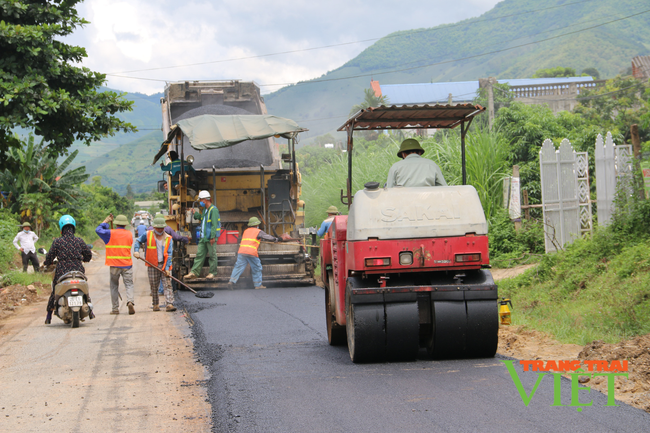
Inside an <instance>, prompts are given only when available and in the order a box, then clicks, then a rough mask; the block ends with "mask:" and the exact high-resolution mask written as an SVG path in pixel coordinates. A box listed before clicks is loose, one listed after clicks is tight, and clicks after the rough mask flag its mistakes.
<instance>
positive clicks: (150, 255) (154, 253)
mask: <svg viewBox="0 0 650 433" xmlns="http://www.w3.org/2000/svg"><path fill="white" fill-rule="evenodd" d="M171 240H172V237H171V236H169V235H168V234H167V233H165V244H164V245H165V250H164V252H163V264H162V268H163V269H165V266H167V260H168V259H169V255H168V254H167V251H168V250H169V243H170V242H171ZM145 258H146V259H147V261H148V262H151V263H153V264H154V265H155V264H157V263H158V250H157V248H156V235H155V233H154V232H153V230H150V231H148V232H147V253H146V254H145ZM146 265H147V266H151V265H150V264H149V263H147V264H146ZM171 268H172V267H171V266H170V267H169V269H171Z"/></svg>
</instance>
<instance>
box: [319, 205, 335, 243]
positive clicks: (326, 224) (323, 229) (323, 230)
mask: <svg viewBox="0 0 650 433" xmlns="http://www.w3.org/2000/svg"><path fill="white" fill-rule="evenodd" d="M338 214H339V210H338V209H337V208H336V206H330V207H328V208H327V218H325V220H324V221H323V222H322V223H321V225H320V228H319V229H318V232H317V234H318V236H320V237H323V236H325V239H329V234H328V231H329V229H330V226H331V225H332V221H334V217H335V216H337V215H338Z"/></svg>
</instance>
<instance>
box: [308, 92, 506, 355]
mask: <svg viewBox="0 0 650 433" xmlns="http://www.w3.org/2000/svg"><path fill="white" fill-rule="evenodd" d="M483 111H484V108H483V107H481V106H480V105H471V104H464V105H455V106H451V105H433V106H428V105H424V106H392V107H384V106H382V107H376V108H372V107H371V108H368V109H364V110H361V111H359V112H357V113H356V114H354V115H352V116H351V117H350V118H349V119H348V120H347V121H346V123H345V124H344V125H343V126H341V127H340V128H339V131H345V132H347V134H348V141H347V155H348V179H347V192H346V193H345V194H344V192H343V190H341V200H342V202H343V203H344V204H346V205H348V206H349V212H348V215H339V216H336V217H335V218H334V220H333V222H332V224H331V226H330V228H329V232H328V233H329V236H326V237H325V238H324V239H322V240H321V245H320V246H321V258H320V260H321V275H322V276H323V283H324V287H325V316H326V322H327V335H328V341H329V343H330V344H331V345H344V344H346V343H347V345H348V349H349V352H350V357H351V359H352V361H353V362H355V363H357V362H378V361H385V360H388V361H393V360H413V359H415V358H416V357H417V356H418V354H419V352H420V350H421V349H426V351H427V353H428V354H429V355H430V356H431V357H433V358H467V357H492V356H494V354H495V353H496V349H497V341H498V305H497V286H496V284H495V283H494V280H493V278H492V275H491V273H490V270H489V254H488V239H487V229H488V227H487V222H486V219H485V214H484V212H483V208H482V206H481V202H480V200H479V197H478V194H477V192H476V189H475V188H474V187H472V186H471V185H466V183H467V182H466V170H465V136H466V133H467V130H468V127H469V124H470V123H471V121H472V119H473V118H474V117H475V116H476V115H478V114H480V113H481V112H483ZM455 127H460V129H461V146H462V170H463V176H462V177H463V185H458V186H436V187H394V188H385V187H383V188H382V187H381V186H380V183H379V182H368V183H366V184H365V186H364V188H363V189H362V190H360V191H357V192H356V193H355V194H354V196H353V195H352V156H353V153H354V152H353V132H354V131H375V130H382V129H390V130H395V129H440V128H455Z"/></svg>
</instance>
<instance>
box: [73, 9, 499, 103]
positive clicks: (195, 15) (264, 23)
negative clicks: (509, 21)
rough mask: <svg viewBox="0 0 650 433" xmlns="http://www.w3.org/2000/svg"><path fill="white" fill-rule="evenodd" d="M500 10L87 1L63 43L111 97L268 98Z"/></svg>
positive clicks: (79, 10)
mask: <svg viewBox="0 0 650 433" xmlns="http://www.w3.org/2000/svg"><path fill="white" fill-rule="evenodd" d="M498 2H499V1H498V0H456V1H454V2H452V1H450V0H428V1H425V0H401V1H396V0H395V1H390V0H374V1H370V0H329V1H327V2H325V1H314V0H266V1H263V0H221V1H205V0H195V1H192V0H190V1H187V2H179V1H177V0H173V1H172V0H128V1H119V0H117V1H115V0H86V1H84V2H83V3H80V4H78V5H77V11H78V13H79V15H80V16H81V17H83V18H85V19H86V20H87V21H90V24H87V25H86V26H84V27H83V28H81V29H77V30H76V31H75V33H74V34H72V35H71V36H69V37H67V38H66V39H65V42H66V43H68V44H72V45H78V46H82V47H84V48H86V51H87V53H88V57H87V58H86V59H85V60H84V62H83V66H86V67H88V68H90V69H92V70H94V71H97V72H102V73H105V74H109V75H108V76H107V80H108V81H107V86H108V87H110V88H112V89H117V90H123V91H129V92H140V93H145V94H153V93H158V92H162V91H163V89H164V86H165V81H167V82H169V81H185V80H231V79H240V80H245V81H249V80H253V81H255V82H256V83H258V85H260V87H261V90H262V93H263V94H266V93H270V92H272V91H275V90H277V89H279V88H280V87H282V86H283V85H286V83H295V82H297V81H301V80H309V79H312V78H317V77H319V76H321V75H323V74H325V73H326V72H328V71H331V70H333V69H336V68H338V67H340V66H341V65H343V64H344V63H345V62H347V61H348V60H350V59H352V58H354V57H355V56H356V55H358V54H359V53H360V52H361V51H363V50H364V49H365V48H367V47H368V46H370V45H372V43H373V42H374V40H369V39H377V38H381V37H383V36H386V35H388V34H389V33H392V32H395V31H399V30H411V29H417V28H427V27H434V26H437V25H440V24H446V23H454V22H457V21H460V20H463V19H467V18H472V17H477V16H479V15H481V14H483V13H484V12H487V11H488V10H490V9H491V8H492V7H493V6H494V5H495V4H497V3H498ZM450 5H453V7H452V6H450ZM359 41H365V42H359ZM337 44H344V45H339V46H335V47H329V48H321V47H325V46H328V45H337ZM290 51H291V53H287V52H290ZM279 53H284V54H279ZM269 54H271V55H269ZM201 63H202V64H201ZM127 77H137V78H139V79H135V78H127Z"/></svg>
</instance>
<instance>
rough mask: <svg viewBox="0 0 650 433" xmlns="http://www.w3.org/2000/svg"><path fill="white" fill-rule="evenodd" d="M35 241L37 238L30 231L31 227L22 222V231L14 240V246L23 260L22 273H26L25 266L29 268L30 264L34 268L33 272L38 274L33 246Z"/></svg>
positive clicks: (38, 266) (36, 258)
mask: <svg viewBox="0 0 650 433" xmlns="http://www.w3.org/2000/svg"><path fill="white" fill-rule="evenodd" d="M37 240H38V236H36V233H34V232H33V231H32V225H31V224H30V223H28V222H24V223H23V229H22V230H21V231H20V233H18V234H17V235H16V237H15V238H14V246H15V247H16V248H17V249H18V250H19V251H20V256H21V258H22V259H23V272H27V266H29V263H30V262H31V263H32V266H33V267H34V272H38V270H39V268H40V265H39V263H38V257H37V256H36V246H35V245H34V244H35V243H36V241H37ZM18 242H20V245H18Z"/></svg>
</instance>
